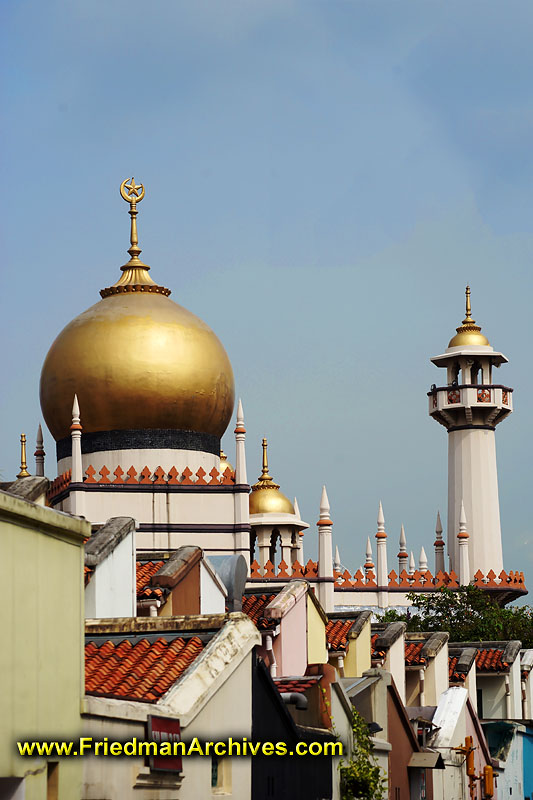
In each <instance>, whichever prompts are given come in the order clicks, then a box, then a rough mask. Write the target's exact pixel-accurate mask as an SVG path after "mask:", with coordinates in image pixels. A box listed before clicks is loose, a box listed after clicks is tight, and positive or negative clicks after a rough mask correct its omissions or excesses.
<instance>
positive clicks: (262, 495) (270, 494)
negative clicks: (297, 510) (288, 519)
mask: <svg viewBox="0 0 533 800" xmlns="http://www.w3.org/2000/svg"><path fill="white" fill-rule="evenodd" d="M267 447H268V442H267V440H266V439H263V469H262V472H261V475H260V476H259V478H258V480H257V483H254V485H253V486H252V491H251V493H250V503H249V510H250V514H294V506H293V504H292V503H291V501H290V500H289V498H288V497H285V495H284V494H283V492H280V490H279V483H274V481H273V480H272V476H271V475H270V474H269V472H268V456H267Z"/></svg>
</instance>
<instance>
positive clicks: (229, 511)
mask: <svg viewBox="0 0 533 800" xmlns="http://www.w3.org/2000/svg"><path fill="white" fill-rule="evenodd" d="M120 193H121V195H122V197H123V199H124V200H125V201H126V202H127V203H129V214H130V217H131V236H130V248H129V250H128V253H129V256H130V258H129V260H128V261H127V262H126V263H125V264H124V265H123V266H122V267H121V268H120V269H121V274H120V277H119V278H118V280H117V281H116V282H115V283H114V284H112V285H111V286H108V287H106V288H104V289H102V290H101V291H100V295H101V299H100V300H99V302H97V303H96V304H95V305H93V306H91V307H90V308H89V309H88V310H87V311H84V312H83V313H82V314H80V315H79V316H78V317H76V318H75V319H74V320H73V321H72V322H70V323H69V324H68V325H67V326H66V327H65V328H64V330H63V331H61V333H60V334H59V335H58V337H57V338H56V340H55V341H54V342H53V344H52V346H51V347H50V350H49V352H48V355H47V356H46V359H45V362H44V365H43V369H42V374H41V383H40V398H41V407H42V412H43V416H44V420H45V422H46V424H47V426H48V428H49V430H50V432H51V434H52V436H53V437H54V439H55V442H56V450H57V454H56V455H57V477H56V478H55V479H54V480H53V481H52V483H51V485H50V488H49V491H48V497H47V501H48V503H49V505H50V506H52V507H54V508H56V509H58V510H61V511H66V512H69V513H71V514H74V515H77V516H83V517H85V518H87V519H88V520H89V521H90V522H91V523H92V524H93V526H94V527H98V526H101V525H103V524H104V523H105V522H106V520H108V519H109V518H111V517H118V516H128V517H133V518H134V519H135V520H136V524H137V530H136V548H137V553H138V556H141V557H144V558H150V557H153V556H155V554H159V555H158V557H160V556H161V554H163V555H164V554H167V555H168V553H170V552H172V551H174V550H176V549H177V548H178V547H181V546H182V545H197V546H200V547H201V548H202V550H203V551H204V553H205V554H206V555H207V556H208V557H210V556H213V557H215V556H224V555H228V554H242V555H243V556H244V557H245V559H246V562H247V565H248V569H249V574H248V586H249V587H254V588H257V589H258V590H259V589H261V588H263V587H268V586H270V587H271V588H274V586H278V587H279V586H281V585H283V584H284V583H286V582H287V581H288V580H289V579H290V578H291V577H303V578H305V579H307V580H308V581H309V583H310V584H311V585H312V586H313V587H314V588H315V591H316V594H317V596H318V598H319V600H320V602H321V603H322V606H323V607H324V609H325V610H326V612H332V611H334V610H335V609H337V610H339V609H343V608H351V607H353V606H357V607H360V608H361V607H363V608H380V609H384V608H387V607H389V606H395V607H396V606H405V605H409V599H408V598H407V593H408V592H410V591H417V592H418V591H420V592H428V591H435V590H436V589H437V588H439V587H440V586H448V587H450V588H451V589H454V588H458V587H459V586H460V585H464V584H467V583H474V584H475V585H477V586H480V587H482V588H484V589H486V590H487V591H489V592H491V593H492V594H493V595H494V596H496V597H498V599H499V601H501V602H503V603H505V602H509V601H510V600H511V599H513V598H516V597H518V596H519V595H521V594H525V593H526V588H525V585H524V576H523V573H521V572H513V571H509V572H506V571H505V570H504V566H503V559H502V543H501V527H500V513H499V501H498V482H497V466H496V450H495V430H496V426H497V425H498V424H499V423H500V422H501V421H502V420H504V419H505V418H506V417H507V416H508V415H509V414H510V413H511V412H512V410H513V406H512V397H513V390H512V389H511V388H509V387H508V386H505V385H503V384H499V383H495V382H494V375H493V370H494V369H495V368H499V367H500V365H502V364H504V363H506V362H507V358H506V357H505V356H504V355H503V354H502V353H500V352H497V351H496V350H494V348H493V347H492V346H491V345H490V344H489V341H488V339H487V338H486V337H485V336H484V335H483V334H482V332H481V328H480V327H479V326H478V325H476V323H475V320H474V319H473V318H472V312H471V305H470V289H469V288H468V287H467V290H466V315H465V318H464V319H463V322H462V324H461V325H460V326H459V327H458V328H457V330H456V334H455V335H454V336H453V338H452V339H451V341H450V342H449V345H448V347H447V348H446V350H445V351H444V352H443V353H442V354H440V355H437V356H434V357H433V358H432V359H431V361H432V362H433V364H434V365H435V366H436V367H439V368H442V369H444V370H446V373H445V374H446V378H445V380H442V381H440V383H441V384H442V385H437V384H433V386H432V387H431V390H430V391H429V392H428V401H429V414H430V416H431V417H432V418H433V419H435V420H436V421H437V422H439V423H440V424H441V425H443V426H444V427H445V428H446V430H447V433H448V525H447V534H446V541H445V540H444V538H443V527H442V524H441V521H440V517H437V525H436V539H435V542H434V545H433V548H434V561H432V564H431V566H430V565H429V564H428V559H427V556H426V551H425V548H422V551H421V554H420V558H419V559H418V563H416V562H415V559H414V557H413V554H411V555H409V553H408V550H407V542H406V539H405V535H404V533H403V531H402V534H401V536H400V542H399V552H398V554H397V556H394V557H393V556H392V555H391V554H390V553H389V550H390V548H388V536H387V533H386V529H385V520H384V515H383V510H382V508H381V505H380V508H379V512H378V518H377V532H376V535H375V563H374V554H373V551H372V544H371V541H370V539H368V541H367V543H366V554H365V556H366V557H365V561H364V565H363V566H362V567H361V568H359V569H357V570H356V571H355V572H354V571H353V570H350V569H347V568H345V567H344V566H343V565H342V564H341V563H340V558H339V553H338V549H337V548H334V546H333V538H332V537H333V527H332V526H333V523H332V520H331V519H330V508H329V502H328V498H327V493H326V490H325V489H324V490H323V493H322V498H321V503H320V518H319V520H318V523H317V531H318V532H317V538H318V558H317V561H313V560H312V559H309V560H308V561H307V563H305V559H304V556H303V538H304V534H305V532H306V531H307V529H308V528H309V525H308V523H306V522H304V521H303V520H302V519H301V516H300V512H299V509H298V504H297V503H296V501H295V502H294V503H292V502H291V501H290V500H289V499H288V498H287V497H286V496H285V495H284V494H283V493H282V492H281V489H280V486H279V485H278V484H277V483H276V482H275V481H274V479H273V477H272V476H271V475H270V473H269V466H268V450H267V441H266V440H263V465H262V471H261V475H260V476H259V478H258V480H257V481H256V482H255V483H253V485H251V486H250V483H249V480H248V474H247V468H246V446H245V438H246V430H245V419H244V413H243V406H242V404H241V402H240V400H239V401H238V404H237V410H236V415H235V416H236V425H235V453H234V455H233V456H231V457H230V458H231V461H233V463H234V465H235V466H234V467H233V466H232V464H230V463H229V461H228V459H227V457H226V455H225V454H224V453H223V452H222V451H221V449H220V442H221V437H222V435H223V434H224V432H225V431H226V429H227V427H228V425H229V424H230V421H231V419H232V417H233V414H234V408H235V391H234V378H233V371H232V367H231V363H230V360H229V358H228V355H227V353H226V351H225V349H224V347H223V346H222V344H221V342H220V341H219V339H218V338H217V336H216V335H215V333H213V331H212V330H211V329H210V328H209V327H208V325H206V323H205V322H203V321H202V320H201V319H199V318H198V317H197V316H195V315H194V314H192V313H191V312H189V311H187V310H186V309H185V308H183V307H182V306H180V305H178V304H177V303H175V302H174V301H173V300H171V299H170V297H169V295H170V294H171V292H170V289H167V288H165V287H164V286H161V285H159V284H158V283H156V282H155V281H154V280H153V279H152V277H151V274H150V267H149V266H147V265H146V264H145V263H143V262H142V261H141V260H140V254H141V249H140V247H139V241H138V234H137V214H138V204H139V203H140V202H141V200H142V199H143V198H144V194H145V190H144V187H143V186H142V184H140V185H137V184H136V183H135V181H134V179H133V178H132V179H131V181H129V182H128V181H124V182H123V183H122V184H121V187H120ZM442 374H444V373H442ZM44 456H45V454H44V450H43V445H42V433H39V435H38V441H37V449H36V452H35V459H36V474H37V475H44ZM24 474H28V473H27V470H26V464H25V459H24V458H23V464H22V467H21V475H24ZM307 537H308V540H309V537H310V534H309V533H307ZM310 544H311V543H309V542H308V545H310ZM307 549H308V550H309V549H313V550H315V547H312V548H311V547H309V546H308V548H307ZM362 549H364V544H363V546H362ZM394 549H395V546H394ZM445 550H447V553H445ZM393 558H394V560H393Z"/></svg>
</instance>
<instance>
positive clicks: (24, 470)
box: [17, 433, 30, 478]
mask: <svg viewBox="0 0 533 800" xmlns="http://www.w3.org/2000/svg"><path fill="white" fill-rule="evenodd" d="M29 477H30V473H29V472H28V465H27V463H26V434H25V433H21V434H20V472H19V474H18V475H17V478H29Z"/></svg>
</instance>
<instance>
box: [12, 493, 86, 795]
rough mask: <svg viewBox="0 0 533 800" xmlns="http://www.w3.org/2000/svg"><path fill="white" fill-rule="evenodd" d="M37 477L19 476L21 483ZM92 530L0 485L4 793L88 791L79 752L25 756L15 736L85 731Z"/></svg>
mask: <svg viewBox="0 0 533 800" xmlns="http://www.w3.org/2000/svg"><path fill="white" fill-rule="evenodd" d="M35 480H36V479H35V478H21V479H20V481H19V482H18V484H19V485H18V487H17V488H18V489H22V488H23V482H24V481H28V482H31V481H33V482H35ZM40 480H41V482H43V481H44V483H46V484H47V481H46V479H44V478H41V479H40ZM19 493H20V492H19ZM90 530H91V527H90V524H89V523H88V522H86V521H85V520H81V519H76V518H74V517H71V516H69V515H67V514H61V513H59V512H57V511H53V510H52V509H50V508H45V507H43V506H42V505H38V504H37V503H33V502H29V501H27V500H23V499H21V498H20V497H16V496H14V495H12V494H8V493H7V492H3V491H0V548H1V552H2V558H1V561H0V582H1V585H2V591H3V596H4V601H3V602H2V611H1V615H0V619H1V628H2V637H3V642H4V644H3V646H2V648H1V650H0V686H1V687H2V690H1V692H0V797H2V798H5V799H6V800H7V798H14V799H15V798H16V800H19V799H20V800H22V798H24V800H44V798H46V800H76V798H79V797H80V796H81V794H80V793H81V777H82V774H81V763H80V761H79V760H76V759H62V760H61V761H58V759H57V758H56V759H54V758H50V759H48V760H47V759H46V758H44V757H36V758H34V757H25V758H22V757H20V756H19V755H18V753H17V750H16V742H17V741H18V740H21V739H26V737H28V736H31V738H32V739H36V740H46V739H53V740H71V739H75V738H77V737H78V736H79V733H80V709H81V700H82V696H83V691H84V688H83V660H82V659H83V622H84V607H83V581H82V574H83V542H84V540H85V539H86V538H87V537H88V536H89V535H90Z"/></svg>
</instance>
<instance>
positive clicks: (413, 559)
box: [409, 550, 416, 575]
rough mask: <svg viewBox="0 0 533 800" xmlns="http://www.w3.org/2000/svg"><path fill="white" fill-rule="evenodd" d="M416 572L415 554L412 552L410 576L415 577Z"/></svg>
mask: <svg viewBox="0 0 533 800" xmlns="http://www.w3.org/2000/svg"><path fill="white" fill-rule="evenodd" d="M415 570H416V562H415V557H414V553H413V551H412V550H411V555H410V556H409V575H413V574H414V572H415Z"/></svg>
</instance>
